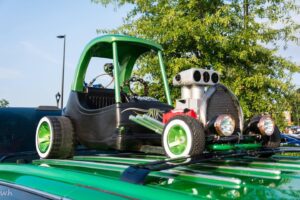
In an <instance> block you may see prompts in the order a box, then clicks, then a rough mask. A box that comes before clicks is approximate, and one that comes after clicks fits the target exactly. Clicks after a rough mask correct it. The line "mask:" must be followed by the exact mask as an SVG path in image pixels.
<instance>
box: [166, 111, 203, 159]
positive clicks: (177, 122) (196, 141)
mask: <svg viewBox="0 0 300 200" xmlns="http://www.w3.org/2000/svg"><path fill="white" fill-rule="evenodd" d="M175 126H179V127H181V128H182V129H183V130H184V132H185V135H186V136H187V137H186V138H185V139H186V141H187V144H186V147H184V150H183V152H182V153H178V154H175V153H174V151H172V150H171V148H172V147H170V145H171V144H170V143H169V136H170V133H171V128H172V127H175ZM180 139H182V138H180ZM180 139H178V140H180ZM184 141H185V140H184ZM176 142H178V141H176ZM176 142H175V143H176ZM173 143H174V142H173ZM179 145H181V144H179ZM162 146H163V148H164V151H165V154H166V155H167V156H168V157H170V158H177V157H184V156H189V155H190V156H194V155H199V154H201V153H202V152H203V151H204V148H205V133H204V128H203V125H202V124H201V123H200V122H199V121H198V120H196V119H194V118H192V117H189V116H185V115H178V116H175V117H173V118H172V119H171V120H170V121H169V122H168V123H167V124H166V125H165V127H164V130H163V135H162ZM175 146H176V145H175ZM177 146H178V145H177ZM183 146H184V145H183ZM175 148H177V147H175Z"/></svg>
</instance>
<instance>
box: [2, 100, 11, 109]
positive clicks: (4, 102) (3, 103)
mask: <svg viewBox="0 0 300 200" xmlns="http://www.w3.org/2000/svg"><path fill="white" fill-rule="evenodd" d="M8 105H9V102H8V101H7V100H5V99H0V108H4V107H8Z"/></svg>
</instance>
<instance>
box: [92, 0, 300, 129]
mask: <svg viewBox="0 0 300 200" xmlns="http://www.w3.org/2000/svg"><path fill="white" fill-rule="evenodd" d="M93 2H96V3H102V4H105V5H107V4H109V3H114V4H115V5H119V6H122V5H124V4H126V3H129V4H132V6H133V7H132V10H131V11H130V12H129V13H128V15H127V17H126V19H125V24H124V25H122V26H121V27H119V28H118V29H115V30H98V31H99V32H100V33H107V32H109V33H122V34H127V35H134V36H138V37H142V38H146V39H152V40H155V41H157V42H158V43H160V44H161V45H162V46H163V47H164V57H165V61H166V66H167V75H168V77H169V82H170V83H171V80H172V77H174V75H175V74H176V73H178V72H180V71H182V70H185V69H188V68H191V67H199V68H208V69H211V68H212V69H214V70H217V71H218V72H220V73H221V75H222V82H223V83H224V84H225V85H227V86H228V87H229V88H230V89H231V90H232V91H233V92H234V93H235V94H236V95H237V96H238V99H239V100H240V103H241V105H242V107H243V111H244V114H245V117H246V118H249V117H251V116H253V115H255V114H257V113H262V112H268V113H271V114H272V115H273V117H274V118H275V119H276V121H277V122H278V123H279V124H280V125H283V119H282V112H283V111H284V110H291V108H292V101H294V98H295V95H293V94H294V93H293V91H294V89H293V85H292V84H291V75H292V74H293V73H295V72H299V71H300V68H299V66H298V65H296V64H295V63H292V62H290V61H289V60H287V59H284V58H282V57H280V56H278V55H277V54H276V52H277V50H278V48H279V47H280V46H282V45H287V43H288V42H295V43H298V38H297V37H296V36H297V35H296V34H297V33H299V25H298V24H296V23H295V22H294V21H293V20H292V18H291V15H292V14H295V13H296V14H299V7H298V6H297V5H296V4H295V3H294V1H293V0H243V1H241V0H232V1H225V0H209V1H208V0H120V1H117V0H93ZM267 45H268V48H267V47H266V46H267ZM145 60H146V61H147V62H142V63H140V70H139V71H138V72H136V73H137V74H139V75H140V76H145V75H148V76H149V75H150V76H151V78H152V83H151V85H152V86H153V88H154V90H152V91H150V93H151V94H152V95H153V96H156V97H159V98H160V99H162V98H163V94H164V93H163V88H162V87H161V83H160V81H159V80H160V76H161V75H160V73H159V70H158V65H157V60H154V59H153V57H150V56H149V57H147V58H145ZM171 90H172V97H173V99H175V98H178V97H179V92H178V90H174V89H173V88H172V86H171Z"/></svg>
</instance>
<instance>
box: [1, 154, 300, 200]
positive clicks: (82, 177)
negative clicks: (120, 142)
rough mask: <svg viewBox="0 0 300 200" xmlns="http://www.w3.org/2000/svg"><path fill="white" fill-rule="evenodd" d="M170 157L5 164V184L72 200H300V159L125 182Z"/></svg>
mask: <svg viewBox="0 0 300 200" xmlns="http://www.w3.org/2000/svg"><path fill="white" fill-rule="evenodd" d="M164 158H165V157H161V156H151V155H147V156H146V155H130V156H128V157H118V156H116V155H113V156H107V155H106V156H101V155H95V156H75V157H74V158H73V159H72V160H57V159H53V160H51V159H48V160H35V161H33V163H32V164H8V163H2V164H0V186H1V182H2V183H3V182H5V183H9V184H18V185H20V186H22V187H26V188H31V189H35V190H37V191H41V192H44V193H47V194H51V195H56V196H58V197H65V198H70V199H83V200H84V199H172V200H177V199H299V197H300V187H299V185H300V178H299V177H300V165H299V164H300V158H299V157H292V158H288V157H282V156H277V157H273V158H272V159H263V158H254V157H247V158H239V159H225V160H220V159H219V160H215V161H207V162H201V163H198V164H193V165H190V166H180V167H176V168H173V169H169V170H163V171H153V172H151V173H150V174H149V175H148V178H147V179H146V183H145V184H144V185H137V184H132V183H128V182H125V181H121V180H120V176H121V174H122V172H123V171H124V170H125V169H126V168H128V166H130V165H134V164H140V163H148V162H152V161H155V160H161V159H164Z"/></svg>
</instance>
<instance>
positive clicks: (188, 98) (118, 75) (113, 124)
mask: <svg viewBox="0 0 300 200" xmlns="http://www.w3.org/2000/svg"><path fill="white" fill-rule="evenodd" d="M150 51H152V52H156V54H157V57H158V61H159V66H158V70H160V72H161V77H162V83H163V87H164V91H165V97H166V101H167V102H166V103H165V102H160V101H158V100H157V99H155V98H151V97H147V87H148V84H147V82H146V81H145V80H143V79H142V78H138V77H135V76H132V71H133V66H134V64H135V62H136V60H137V59H138V58H139V57H140V56H141V55H142V54H144V53H146V52H150ZM93 57H100V58H106V59H112V61H113V62H112V63H110V64H106V65H105V72H106V73H107V74H108V75H110V76H111V77H112V78H113V81H114V88H113V89H108V88H106V87H102V86H101V85H100V87H93V85H92V84H86V83H85V74H86V71H87V68H88V65H89V62H90V60H91V58H93ZM97 77H98V76H97ZM93 81H94V80H93ZM93 81H91V83H92V82H93ZM132 82H139V83H140V84H142V85H144V87H145V89H144V91H145V92H144V94H143V95H142V96H139V95H137V94H136V93H134V92H132V89H131V84H130V83H132ZM173 85H174V86H179V87H181V98H180V99H178V100H176V105H175V106H173V105H172V103H173V102H172V100H171V95H170V90H169V86H168V80H167V77H166V72H165V66H164V62H163V56H162V47H161V46H160V45H158V44H156V43H154V42H152V41H148V40H144V39H139V38H135V37H129V36H122V35H106V36H101V37H98V38H96V39H94V40H92V41H91V42H90V43H89V44H88V45H87V46H86V48H85V49H84V51H83V53H82V55H81V57H80V60H79V63H78V66H77V70H76V73H75V79H74V82H73V85H72V89H71V93H70V96H69V100H68V103H67V105H66V108H65V109H64V111H63V116H57V117H54V116H46V117H44V118H42V119H41V120H40V122H39V125H38V127H37V131H36V149H37V152H38V154H39V156H40V157H41V158H68V157H71V156H72V155H73V151H74V146H75V145H78V144H81V145H84V146H86V147H87V148H91V149H115V150H124V151H141V150H142V148H143V147H145V146H154V147H163V149H164V152H165V154H166V155H167V156H168V157H171V158H175V157H182V156H189V155H190V156H193V155H199V154H202V153H203V152H205V151H223V150H233V149H257V148H265V147H267V148H276V147H279V145H280V133H279V130H278V128H277V127H276V125H275V124H274V121H273V120H272V118H271V117H270V116H269V115H259V116H255V117H253V118H252V119H250V121H249V122H248V123H246V124H244V119H243V112H242V109H241V107H240V105H239V102H238V100H237V98H236V96H235V95H234V94H233V93H232V92H231V91H230V90H229V89H228V88H227V87H226V86H224V85H222V84H221V83H219V74H218V73H217V72H215V71H212V70H206V69H197V68H192V69H188V70H185V71H182V72H180V73H178V74H177V75H176V76H175V77H174V79H173Z"/></svg>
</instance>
